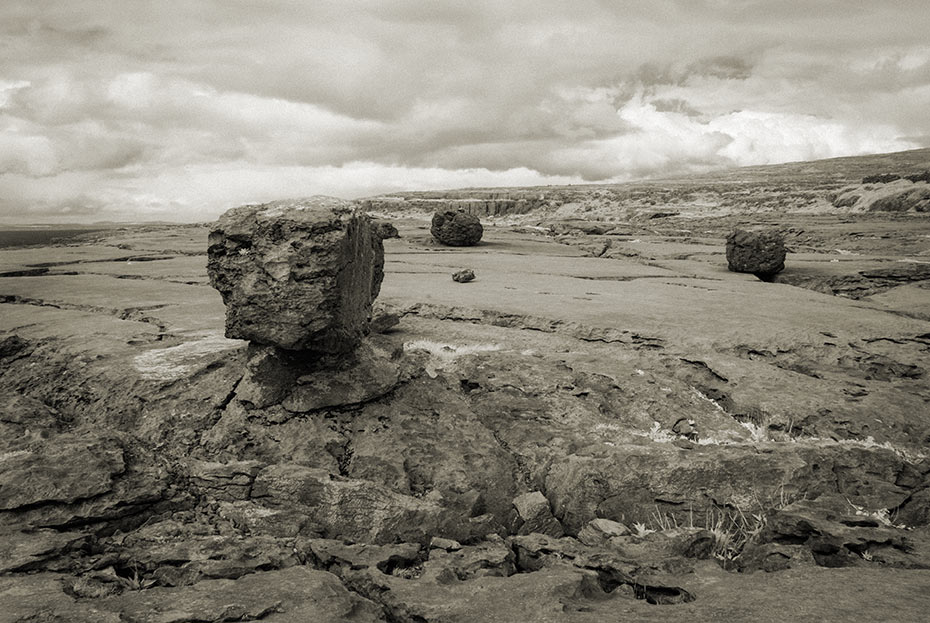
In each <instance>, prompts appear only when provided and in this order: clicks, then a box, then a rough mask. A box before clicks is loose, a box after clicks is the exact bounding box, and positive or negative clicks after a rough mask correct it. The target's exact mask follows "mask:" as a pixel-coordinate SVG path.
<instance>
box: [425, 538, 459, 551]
mask: <svg viewBox="0 0 930 623" xmlns="http://www.w3.org/2000/svg"><path fill="white" fill-rule="evenodd" d="M429 546H430V549H444V550H446V551H447V552H455V551H458V550H460V549H462V544H461V543H459V542H458V541H453V540H452V539H444V538H442V537H441V536H434V537H433V538H432V539H430V542H429Z"/></svg>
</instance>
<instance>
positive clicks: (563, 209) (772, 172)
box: [361, 149, 930, 220]
mask: <svg viewBox="0 0 930 623" xmlns="http://www.w3.org/2000/svg"><path fill="white" fill-rule="evenodd" d="M928 169H930V149H914V150H910V151H902V152H896V153H890V154H876V155H868V156H851V157H844V158H830V159H827V160H813V161H809V162H789V163H785V164H776V165H764V166H753V167H742V168H737V169H726V170H721V171H715V172H712V173H705V174H700V175H690V176H683V177H676V178H668V179H656V180H644V181H640V182H629V183H625V184H582V185H570V186H533V187H518V188H465V189H457V190H442V191H410V192H401V193H394V194H391V195H380V196H377V197H371V198H368V199H363V200H361V203H362V205H363V206H364V207H366V208H367V209H369V210H372V211H375V212H385V213H390V212H402V213H422V212H432V211H434V210H437V209H463V210H466V211H468V212H471V213H473V214H477V215H479V216H485V217H494V216H497V217H501V216H507V217H513V216H517V215H529V216H533V217H536V216H539V217H554V218H592V219H593V218H596V219H600V220H619V219H628V218H636V217H638V216H644V217H649V216H651V215H654V214H656V213H657V212H671V213H685V214H729V213H734V212H770V211H780V212H812V213H818V212H844V211H845V212H852V211H863V209H862V208H860V209H853V208H852V207H850V206H835V205H833V201H834V199H835V198H836V196H837V193H838V192H840V191H842V190H843V189H844V187H848V186H850V185H858V184H860V183H861V182H862V178H864V177H866V176H872V175H878V174H897V175H909V174H914V173H919V172H921V171H925V170H928Z"/></svg>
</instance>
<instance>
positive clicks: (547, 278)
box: [0, 152, 930, 623]
mask: <svg viewBox="0 0 930 623" xmlns="http://www.w3.org/2000/svg"><path fill="white" fill-rule="evenodd" d="M928 162H930V152H928V153H927V157H922V158H921V159H920V163H919V167H920V170H924V169H925V168H926V163H928ZM826 166H827V165H823V164H821V165H818V168H817V172H816V176H815V178H812V181H811V182H810V186H809V187H805V186H800V184H801V182H803V180H804V178H798V174H797V173H795V172H791V171H793V170H792V169H789V173H788V174H785V175H786V176H787V177H784V178H783V179H787V180H789V181H790V182H791V184H792V185H793V186H792V188H800V191H799V194H798V195H797V196H798V197H801V195H802V194H803V195H807V194H810V193H820V194H819V195H816V196H817V197H819V199H818V200H819V201H821V202H822V205H824V206H827V207H825V208H824V209H825V210H828V211H827V212H823V213H809V212H805V213H800V212H790V211H787V212H786V211H777V212H773V211H768V212H762V213H759V212H752V211H751V210H752V206H753V205H755V203H754V200H755V199H756V198H758V197H759V196H760V195H759V193H765V194H768V193H769V192H770V189H771V188H772V182H771V181H770V177H771V176H769V177H767V178H763V179H761V181H759V182H757V183H755V185H754V186H752V187H751V188H750V189H749V190H751V191H752V192H753V193H755V194H748V193H745V192H743V188H742V187H741V188H739V189H737V190H739V192H735V191H734V190H733V189H734V187H733V185H732V184H729V183H721V184H719V186H710V185H708V184H707V183H705V182H700V186H699V189H706V188H719V189H720V191H721V192H725V193H731V192H733V193H734V194H732V195H727V197H732V198H733V200H734V201H736V200H737V199H738V200H739V201H740V202H742V203H739V204H733V203H725V202H724V199H726V197H724V199H721V200H720V201H715V202H714V203H715V205H720V206H721V207H720V208H719V210H720V211H723V213H721V214H718V213H712V214H708V213H706V212H705V213H701V212H689V213H684V210H685V209H686V206H684V205H683V204H675V203H673V200H674V198H675V196H677V195H674V196H673V195H670V194H669V193H670V192H671V191H670V190H668V188H671V187H668V188H666V187H665V186H664V185H663V186H662V187H652V189H651V190H650V188H646V187H643V190H642V192H643V193H646V194H644V195H643V196H642V198H641V203H640V204H636V205H641V206H642V207H641V208H639V207H636V206H635V205H634V207H633V208H630V211H620V208H618V207H616V206H615V205H614V204H606V203H596V205H595V202H604V201H606V200H607V199H609V197H605V195H604V192H605V191H604V189H603V188H597V187H595V188H582V187H577V188H576V187H573V188H571V189H569V190H568V191H566V192H570V193H573V194H574V195H575V196H579V195H582V194H583V193H587V195H584V196H579V197H578V198H579V201H577V202H564V201H562V200H561V199H559V200H558V201H555V200H553V203H552V205H551V206H548V207H546V206H543V207H540V208H538V209H536V210H535V212H534V213H532V214H518V215H507V217H506V218H503V217H501V218H496V219H495V218H490V217H487V216H485V215H484V213H483V214H482V215H481V218H482V220H483V221H484V222H483V226H484V230H485V231H484V237H483V239H482V242H481V244H479V245H477V246H473V247H447V246H442V245H439V244H437V243H436V241H435V240H434V239H433V238H432V236H431V234H430V231H429V228H430V224H431V223H430V216H431V215H432V213H433V212H434V211H435V206H431V207H430V209H429V210H420V211H419V212H420V213H419V215H411V214H409V213H408V214H403V213H398V212H391V211H390V210H386V209H378V212H380V215H379V216H381V217H383V218H388V219H389V220H390V221H391V222H392V223H393V224H394V225H395V226H396V227H397V229H398V231H399V234H400V236H401V237H400V238H390V239H387V240H385V241H384V243H383V244H384V251H385V276H384V280H383V283H382V284H381V291H380V293H379V294H378V299H377V301H376V302H375V304H374V309H373V313H374V315H375V316H376V317H379V318H381V319H382V321H381V322H378V323H377V324H376V325H375V326H376V327H377V329H376V330H372V331H371V332H370V333H369V334H368V335H366V336H365V337H363V338H361V339H360V340H359V345H358V347H356V348H354V349H353V350H352V352H351V353H349V352H339V353H332V354H321V353H313V352H307V351H300V350H285V349H282V348H280V346H279V345H275V344H256V343H254V342H249V341H244V340H236V339H227V338H225V337H224V331H225V326H224V325H225V320H226V309H225V307H224V305H223V301H222V297H221V296H220V293H219V292H217V290H216V289H214V288H213V287H211V283H210V279H209V278H208V275H207V271H206V264H207V260H208V258H207V246H208V245H207V239H208V236H209V233H210V227H204V226H194V225H190V226H180V225H176V226H162V225H154V224H153V225H145V226H134V227H128V228H113V229H110V230H108V231H106V232H102V233H95V234H92V235H90V236H89V237H87V238H84V239H83V240H79V239H72V240H70V241H69V242H68V243H67V244H65V245H57V246H53V245H49V246H43V247H33V248H18V249H4V250H3V251H2V252H0V623H7V622H15V623H26V622H28V623H39V622H42V623H46V622H51V621H67V622H68V623H142V622H145V623H154V622H156V621H157V622H161V623H166V622H175V623H182V622H185V621H249V620H253V621H254V620H261V621H262V622H263V623H284V622H290V621H320V622H330V621H332V622H336V621H363V622H366V623H367V622H374V621H381V622H389V623H396V622H400V621H402V622H405V623H406V622H424V621H426V622H429V623H453V622H455V623H461V622H464V621H533V622H534V623H545V622H553V623H556V622H558V623H563V622H568V623H605V622H607V623H626V622H629V621H662V622H663V623H668V622H674V623H685V622H687V623H693V622H695V621H754V622H758V623H769V622H781V621H818V622H819V623H827V622H831V621H837V622H842V623H859V622H861V623H866V622H869V623H871V622H872V621H896V622H905V621H915V622H917V621H920V622H922V621H926V619H927V616H926V615H927V612H928V611H930V457H928V450H927V445H928V440H930V421H928V418H927V414H928V409H927V406H928V405H930V382H928V371H930V287H928V286H930V264H928V263H927V262H928V260H930V220H928V219H927V218H926V217H927V215H926V214H925V213H920V214H918V213H903V214H902V213H893V214H892V213H866V212H854V211H853V210H852V208H836V207H829V206H830V204H829V201H828V199H827V197H826V194H827V193H829V192H833V191H835V190H837V189H838V188H839V187H840V186H842V185H845V184H847V182H846V181H845V180H853V181H858V180H859V179H861V178H862V173H856V174H855V175H850V174H843V178H842V181H840V182H837V183H836V184H835V185H833V186H829V185H827V187H824V181H823V179H822V178H823V171H824V170H825V167H826ZM833 166H834V167H835V166H837V165H833ZM870 169H871V170H872V172H876V173H881V172H885V171H887V170H888V168H887V167H884V166H883V168H880V169H876V168H875V166H874V165H870ZM784 170H785V169H784V168H779V169H777V170H776V171H775V172H774V173H778V172H779V171H784ZM892 170H893V171H897V172H899V173H902V174H908V173H910V172H911V169H909V168H907V167H903V166H900V167H895V168H894V169H892ZM750 173H751V172H750ZM750 173H747V172H745V171H744V172H740V174H739V175H740V179H743V178H747V177H749V176H750ZM774 173H773V174H774ZM778 174H779V175H782V174H781V173H778ZM798 180H800V181H798ZM741 183H743V182H741ZM746 183H747V184H748V183H749V182H746ZM786 183H787V182H786ZM920 183H921V184H926V182H920ZM779 184H781V182H779ZM682 188H684V189H685V190H688V189H689V188H694V185H693V184H692V186H687V187H685V186H682ZM810 189H813V190H810ZM816 189H820V190H816ZM627 190H629V188H628V187H617V188H615V189H612V190H611V192H616V193H623V192H626V191H627ZM672 190H674V188H672ZM801 191H803V193H802V192H801ZM519 192H520V193H522V192H524V191H519ZM547 192H548V191H547ZM637 192H639V191H637ZM688 192H690V191H688ZM701 192H704V191H703V190H702V191H701ZM779 192H780V193H781V191H779ZM782 194H783V193H782ZM437 196H438V195H437ZM437 201H438V199H437ZM585 201H589V202H590V204H585ZM637 201H640V200H639V199H637ZM649 201H654V202H655V205H653V204H651V203H649ZM727 201H728V200H727ZM747 202H749V203H747ZM293 203H296V202H288V205H290V204H293ZM706 203H707V202H704V201H703V200H702V201H701V205H700V206H698V207H696V208H694V210H704V207H703V206H704V205H705V204H706ZM570 204H575V207H572V205H570ZM589 205H594V206H595V208H596V209H592V210H591V211H588V210H587V209H586V208H587V207H589ZM624 205H626V203H624ZM766 205H767V203H766ZM598 206H599V207H598ZM815 207H816V206H815ZM339 209H341V208H339V206H338V205H337V211H338V210H339ZM374 209H375V208H372V210H374ZM738 209H739V210H742V211H741V212H738V213H737V212H736V211H737V210H738ZM840 209H842V210H844V211H843V212H842V213H840V214H834V213H832V212H829V210H840ZM597 210H603V212H602V213H600V215H599V213H598V212H597ZM678 210H680V211H682V214H681V215H680V216H672V215H670V213H671V212H674V211H678ZM608 211H609V213H608ZM707 212H712V210H711V209H710V208H707ZM281 213H282V215H287V214H288V213H289V209H283V210H282V211H281ZM657 214H661V216H656V215H657ZM328 218H329V217H327V219H328ZM359 218H360V219H361V221H364V219H363V218H361V217H359ZM595 218H597V219H598V220H592V219H595ZM324 220H325V219H324ZM337 220H339V221H340V223H341V222H342V220H343V219H342V217H340V218H339V219H337ZM345 221H346V222H347V223H348V224H347V225H345V226H343V225H342V224H337V225H336V226H334V230H333V232H331V233H330V234H326V235H323V236H311V235H309V234H307V233H305V232H302V231H301V232H299V231H298V230H306V229H309V230H313V231H317V229H314V228H315V227H316V225H314V223H316V222H317V221H316V220H312V219H309V218H308V219H307V221H306V222H304V221H301V222H299V223H298V222H296V221H291V222H292V223H293V229H291V225H288V226H287V227H280V226H278V227H276V225H275V224H274V223H273V222H272V220H271V219H269V220H268V221H267V222H265V223H264V224H262V226H261V227H262V228H263V229H262V232H263V233H262V238H256V237H255V232H256V231H257V225H254V226H253V225H248V226H247V227H248V228H250V229H249V231H248V232H243V233H242V234H241V235H242V241H241V242H236V241H232V242H231V243H230V249H232V248H234V245H233V244H232V243H236V244H242V245H243V246H242V248H243V249H245V246H244V245H245V242H246V241H248V242H250V243H251V245H252V246H251V247H249V248H248V249H245V250H246V253H242V254H240V253H239V252H238V250H236V251H235V257H236V258H239V257H241V258H243V260H245V259H248V260H249V261H250V262H253V263H252V264H243V265H241V266H240V267H239V269H240V270H241V272H239V273H238V274H237V278H238V277H242V278H245V280H246V281H248V280H249V279H270V277H268V276H267V275H263V274H262V272H263V271H264V272H271V273H275V274H277V272H276V271H280V272H281V273H287V274H289V275H290V274H292V273H294V272H296V273H298V274H299V273H301V271H303V273H305V274H306V273H311V272H312V271H313V270H317V268H318V266H317V262H318V260H321V259H322V257H326V254H327V253H330V252H333V249H336V248H339V245H343V244H344V245H346V246H347V247H351V246H352V244H359V245H362V244H363V242H364V238H363V237H357V238H356V239H355V242H350V241H349V240H351V238H350V239H348V240H347V235H346V233H345V232H346V231H347V230H348V229H349V227H350V225H349V224H351V223H353V222H355V221H353V220H352V216H346V217H345ZM256 222H257V221H256ZM327 222H328V221H327ZM357 224H358V225H359V231H360V230H361V229H362V225H361V222H358V223H357ZM763 226H764V227H767V228H770V229H774V230H777V231H778V232H779V233H780V234H781V235H783V236H784V238H785V246H786V248H787V250H788V258H787V260H786V262H785V269H784V270H783V271H781V272H780V273H778V274H777V275H776V276H775V279H774V281H773V282H763V281H760V280H759V279H757V278H756V277H755V276H753V275H751V274H745V273H736V272H731V271H729V270H728V269H727V260H726V257H725V255H724V250H725V239H726V237H727V235H728V234H729V233H730V232H732V231H733V230H734V229H737V228H749V227H753V228H755V227H763ZM243 227H244V228H245V227H246V226H245V225H243ZM245 234H248V236H246V235H245ZM224 236H225V233H224ZM329 236H332V240H333V241H335V242H332V244H328V243H327V244H323V243H322V242H319V240H321V239H322V240H330V238H329ZM288 241H289V242H290V243H292V245H293V244H294V243H296V248H295V247H294V246H292V248H289V249H288V248H286V245H287V244H288ZM214 242H216V240H214ZM279 243H280V244H282V245H284V247H282V248H277V247H274V245H275V244H279ZM223 244H224V249H225V244H226V243H225V242H224V243H223ZM317 244H319V249H320V252H321V254H322V257H317V255H316V254H313V253H306V254H304V251H305V250H306V249H305V248H304V247H302V246H301V245H305V246H306V245H317ZM266 246H267V247H268V248H275V249H276V250H275V252H274V253H271V252H269V253H268V254H266V255H264V256H262V255H259V254H258V253H257V252H256V249H258V248H265V247H266ZM298 251H300V252H299V253H298ZM249 252H251V253H254V254H255V257H254V258H252V257H249ZM337 256H338V254H337ZM262 257H264V258H266V259H265V260H261V259H260V258H262ZM267 258H281V264H283V266H279V265H277V264H275V263H273V262H267ZM372 264H373V267H372V271H373V273H374V272H377V269H376V268H375V266H377V264H378V262H377V260H374V261H373V262H372ZM301 266H303V268H301ZM463 267H468V268H470V269H471V270H473V271H474V272H475V274H476V275H477V279H475V281H473V282H471V283H469V284H460V283H456V282H455V281H453V280H452V279H451V277H450V275H451V273H453V272H455V271H456V270H459V269H461V268H463ZM354 269H355V268H352V270H354ZM346 270H349V268H348V267H347V268H346ZM366 270H367V269H366ZM320 274H321V275H324V276H326V275H331V271H329V270H328V269H327V270H326V271H323V270H320ZM369 278H370V279H371V281H368V279H369ZM291 280H294V279H293V277H288V278H282V279H281V284H278V283H275V284H274V285H275V286H276V287H277V286H278V285H281V287H282V288H283V286H284V285H288V287H291V286H294V287H296V286H304V285H308V284H305V283H297V284H291V283H290V281H291ZM374 280H375V277H374V274H372V275H370V276H369V275H368V274H367V273H365V274H362V275H361V276H359V277H358V279H356V280H355V281H348V282H346V283H347V284H348V286H349V287H351V288H353V289H354V290H353V291H354V292H355V293H354V294H353V297H354V298H355V299H356V300H358V301H360V303H358V304H359V305H363V306H366V305H367V304H368V302H369V301H370V297H371V293H372V291H371V289H373V288H372V284H373V283H374ZM294 281H298V282H302V281H306V282H309V281H312V280H311V279H309V278H308V279H300V280H294ZM269 283H270V282H269ZM366 285H367V288H366V287H365V286H366ZM365 291H367V292H368V296H363V293H364V292H365ZM268 292H269V294H268V295H267V296H268V298H269V299H270V298H271V297H272V296H281V297H288V296H290V297H292V298H293V300H297V301H299V300H304V299H303V298H302V297H303V294H302V293H300V291H297V294H293V293H292V292H291V291H290V290H287V289H282V290H280V291H273V290H272V288H271V287H270V286H269V287H268ZM327 294H328V295H330V296H331V295H332V290H328V291H327ZM257 302H258V301H257ZM260 302H262V303H266V302H270V301H260ZM284 304H285V303H284V302H283V301H281V305H282V306H283V305H284ZM287 304H288V305H290V303H287ZM275 313H276V312H275V310H274V309H271V310H270V311H269V312H268V314H267V315H266V316H264V317H262V320H263V322H273V320H274V317H275ZM313 313H317V312H316V308H314V311H313ZM360 315H361V314H360ZM257 317H258V316H257ZM385 319H388V320H390V321H388V320H385ZM364 325H365V323H364V322H362V321H359V322H358V323H357V324H356V325H355V327H356V328H358V329H359V330H360V331H361V332H364V330H365V326H364ZM249 339H252V338H251V337H250V338H249ZM348 342H349V340H346V341H345V342H342V343H341V344H342V345H345V346H346V347H348Z"/></svg>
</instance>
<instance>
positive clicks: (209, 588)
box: [98, 567, 382, 623]
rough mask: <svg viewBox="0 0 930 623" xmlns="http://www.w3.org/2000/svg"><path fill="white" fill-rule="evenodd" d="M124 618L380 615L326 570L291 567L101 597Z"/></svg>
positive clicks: (329, 621)
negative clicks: (238, 577) (112, 596)
mask: <svg viewBox="0 0 930 623" xmlns="http://www.w3.org/2000/svg"><path fill="white" fill-rule="evenodd" d="M98 607H99V608H100V609H101V610H105V611H106V610H109V611H110V612H115V613H119V615H120V619H119V620H120V621H123V622H125V623H188V622H190V621H255V620H262V621H270V622H275V621H280V622H284V621H295V622H296V621H314V622H319V623H338V622H341V621H358V622H359V623H363V622H369V621H370V622H375V621H381V620H382V619H381V616H380V614H381V609H380V608H379V607H378V606H376V605H375V604H374V603H372V602H370V601H368V600H367V599H364V598H362V597H359V596H358V595H355V594H353V593H350V592H349V591H348V590H347V589H346V588H345V587H344V586H343V585H342V584H341V583H340V582H339V579H338V578H337V577H336V576H334V575H332V574H331V573H327V572H325V571H317V570H314V569H309V568H307V567H291V568H289V569H283V570H281V571H270V572H267V573H254V574H250V575H247V576H244V577H242V578H240V579H238V580H235V581H233V580H205V581H203V582H199V583H197V584H195V585H193V586H189V587H182V588H152V589H149V590H147V591H141V592H128V593H125V594H123V595H120V596H119V597H114V598H112V599H109V600H105V601H102V602H100V603H99V606H98Z"/></svg>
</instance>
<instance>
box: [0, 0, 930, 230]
mask: <svg viewBox="0 0 930 623" xmlns="http://www.w3.org/2000/svg"><path fill="white" fill-rule="evenodd" d="M928 27H930V9H928V8H927V6H926V4H925V3H924V2H913V1H909V0H905V1H902V2H897V3H894V5H893V6H892V5H891V4H888V3H877V2H876V3H849V2H839V1H836V2H831V1H822V2H800V1H793V2H792V1H787V0H766V1H764V2H763V1H761V0H760V1H751V0H742V1H736V0H733V1H727V0H703V1H685V0H679V1H672V0H659V1H648V2H647V1H645V0H643V1H626V2H615V1H607V0H579V1H577V2H573V3H562V2H530V1H529V0H513V1H510V2H500V1H497V0H493V1H491V0H479V1H474V2H470V3H461V2H441V1H426V0H423V1H420V0H400V1H392V2H381V1H376V0H370V1H345V0H341V1H328V0H317V1H314V2H303V1H297V0H294V1H284V0H276V1H270V2H262V3H255V2H247V1H244V0H222V1H220V0H213V1H210V0H203V1H199V2H189V1H184V2H181V1H178V0H166V1H164V2H143V1H141V0H130V1H124V2H119V3H116V2H111V1H109V0H106V1H104V0H82V1H81V2H66V1H64V0H62V1H57V2H52V1H43V0H34V1H31V2H25V1H13V2H9V1H8V2H4V3H2V4H0V34H2V36H0V196H2V197H4V199H2V200H0V201H3V202H4V203H2V204H0V217H3V216H6V217H11V218H12V217H15V216H16V215H17V213H18V212H23V211H24V210H25V209H26V207H27V206H28V205H32V206H35V205H39V204H42V205H45V204H43V202H46V203H47V204H48V205H54V206H58V205H65V204H66V203H67V201H68V200H69V198H71V197H78V196H81V197H84V198H85V201H84V203H83V205H87V206H98V207H99V209H100V212H101V214H102V215H104V216H105V217H106V218H112V217H113V216H114V215H120V214H125V215H127V217H131V218H139V217H144V216H146V215H150V216H152V217H155V218H162V217H165V216H170V217H174V218H189V219H198V218H206V217H209V216H212V215H213V214H215V213H216V212H217V211H218V210H220V209H222V208H223V207H227V206H228V205H230V204H234V203H238V202H241V201H245V200H256V199H262V198H266V197H267V196H275V195H282V194H288V193H291V194H294V193H297V194H306V193H307V192H316V191H325V192H330V193H334V194H340V195H345V196H359V195H364V194H369V193H373V192H380V191H386V190H391V189H397V188H403V187H441V186H445V187H448V186H460V185H469V184H479V185H490V184H527V183H550V182H552V183H557V182H571V181H581V180H605V179H614V180H624V179H629V178H631V177H636V176H642V175H653V174H668V173H674V172H676V171H692V170H698V169H701V168H707V167H711V166H726V165H739V164H755V163H762V162H777V161H782V160H786V159H787V160H796V159H803V158H808V157H827V156H835V155H843V154H852V153H865V152H869V151H888V150H894V149H903V148H908V147H916V146H921V145H924V144H926V143H925V141H924V139H921V138H919V137H926V136H927V135H928V134H930V121H928V119H927V117H926V112H925V111H926V110H927V106H928V104H930V45H928V44H927V43H926V32H927V30H928ZM362 176H364V177H362ZM246 184H248V185H246ZM88 198H92V199H93V201H90V200H89V199H88ZM30 202H31V203H30Z"/></svg>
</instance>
